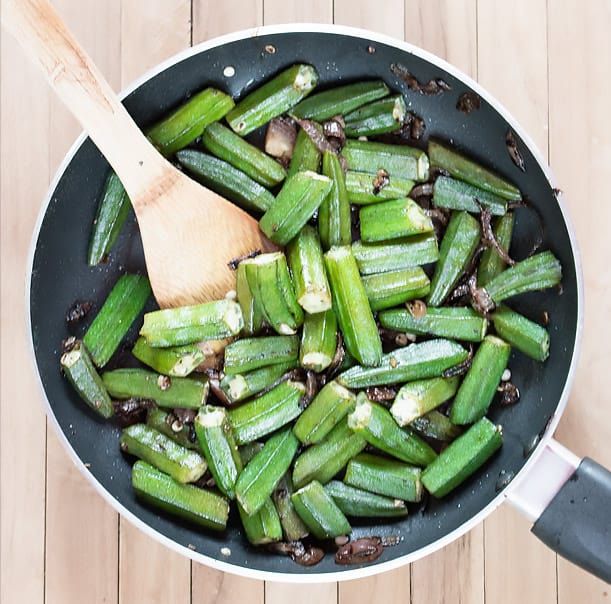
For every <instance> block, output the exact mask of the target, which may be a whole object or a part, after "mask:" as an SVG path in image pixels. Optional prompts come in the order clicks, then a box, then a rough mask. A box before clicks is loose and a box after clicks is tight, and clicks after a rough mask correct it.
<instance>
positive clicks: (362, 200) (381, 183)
mask: <svg viewBox="0 0 611 604" xmlns="http://www.w3.org/2000/svg"><path fill="white" fill-rule="evenodd" d="M345 179H346V191H347V193H348V199H349V200H350V203H354V204H356V205H361V206H364V205H369V204H377V203H379V202H381V201H387V200H390V199H399V198H401V197H407V196H408V195H409V192H410V191H411V190H412V189H413V188H414V181H413V180H408V179H405V178H399V177H398V176H388V175H386V174H385V173H381V174H371V173H368V172H356V171H354V170H348V172H346V177H345Z"/></svg>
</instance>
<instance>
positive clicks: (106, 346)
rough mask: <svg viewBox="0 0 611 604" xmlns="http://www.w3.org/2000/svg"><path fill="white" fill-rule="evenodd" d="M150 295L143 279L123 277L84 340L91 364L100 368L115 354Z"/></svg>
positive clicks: (145, 280)
mask: <svg viewBox="0 0 611 604" xmlns="http://www.w3.org/2000/svg"><path fill="white" fill-rule="evenodd" d="M150 295H151V285H150V283H149V280H148V279H147V278H146V277H145V276H144V275H133V274H132V275H122V276H121V277H120V278H119V280H118V281H117V282H116V283H115V285H114V287H113V288H112V290H111V291H110V293H109V294H108V297H107V298H106V300H105V301H104V304H103V306H102V308H100V310H99V311H98V314H97V315H96V316H95V319H94V320H93V322H92V323H91V325H90V326H89V328H88V329H87V332H86V333H85V336H84V337H83V344H85V346H86V347H87V350H88V351H89V354H90V355H91V359H92V361H93V362H94V363H95V364H96V365H97V366H98V367H103V366H104V365H106V363H108V361H109V360H110V357H111V356H112V355H113V354H114V353H115V351H116V350H117V348H118V347H119V344H120V343H121V340H123V338H124V337H125V334H126V333H127V331H128V330H129V328H130V327H131V325H132V323H133V322H134V321H135V320H136V317H137V316H138V315H139V314H140V313H141V312H142V309H143V308H144V305H145V304H146V301H147V300H148V298H149V296H150Z"/></svg>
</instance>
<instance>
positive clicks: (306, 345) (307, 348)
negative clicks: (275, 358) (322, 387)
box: [299, 309, 337, 373]
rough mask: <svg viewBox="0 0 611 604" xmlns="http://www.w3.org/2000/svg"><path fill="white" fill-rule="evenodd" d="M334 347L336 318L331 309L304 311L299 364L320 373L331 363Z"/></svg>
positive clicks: (335, 346) (335, 345)
mask: <svg viewBox="0 0 611 604" xmlns="http://www.w3.org/2000/svg"><path fill="white" fill-rule="evenodd" d="M336 348H337V318H336V317H335V312H333V309H329V310H327V311H325V312H321V313H317V314H315V315H310V314H307V313H306V315H305V319H304V321H303V330H302V332H301V346H300V347H299V363H300V365H301V366H302V367H303V368H304V369H308V370H310V371H315V372H316V373H320V372H321V371H324V370H325V369H326V368H327V367H329V365H331V362H332V361H333V357H334V356H335V351H336Z"/></svg>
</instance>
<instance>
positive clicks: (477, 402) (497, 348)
mask: <svg viewBox="0 0 611 604" xmlns="http://www.w3.org/2000/svg"><path fill="white" fill-rule="evenodd" d="M510 352H511V346H510V345H509V344H507V342H505V341H503V340H501V339H500V338H497V337H496V336H490V335H489V336H486V337H485V338H484V341H483V342H482V343H481V345H480V347H479V348H478V349H477V351H476V352H475V355H474V356H473V361H472V362H471V367H470V368H469V371H468V372H467V374H466V375H465V377H464V379H463V381H462V383H461V385H460V387H459V388H458V392H457V393H456V396H455V397H454V402H453V403H452V408H451V409H450V421H451V422H452V423H453V424H459V425H463V424H472V423H473V422H476V421H477V420H478V419H480V418H481V417H483V416H484V415H485V414H486V412H487V411H488V407H489V406H490V403H491V402H492V399H493V397H494V393H495V392H496V389H497V388H498V385H499V383H500V382H501V376H502V375H503V371H505V369H506V368H507V362H508V361H509V354H510Z"/></svg>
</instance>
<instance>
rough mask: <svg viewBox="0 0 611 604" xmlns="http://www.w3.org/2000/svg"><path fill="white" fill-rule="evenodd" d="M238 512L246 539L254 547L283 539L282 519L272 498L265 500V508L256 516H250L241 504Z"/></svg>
mask: <svg viewBox="0 0 611 604" xmlns="http://www.w3.org/2000/svg"><path fill="white" fill-rule="evenodd" d="M238 511H239V513H240V520H241V521H242V526H243V527H244V533H245V534H246V538H247V539H248V541H250V542H251V543H252V544H253V545H265V544H266V543H273V542H274V541H280V539H282V525H281V524H280V517H279V516H278V512H277V511H276V508H275V506H274V502H273V501H272V499H271V497H268V498H267V499H266V500H265V503H264V504H263V507H262V508H261V509H260V510H259V511H258V512H256V513H255V514H252V515H250V516H249V515H248V514H247V513H246V512H245V511H244V509H243V508H242V506H241V505H240V504H239V503H238Z"/></svg>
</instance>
